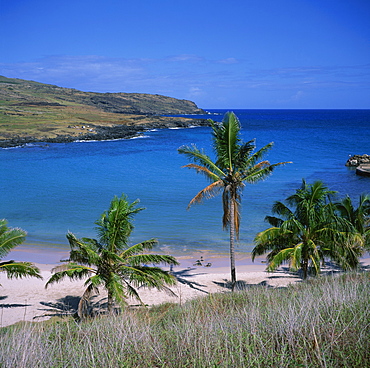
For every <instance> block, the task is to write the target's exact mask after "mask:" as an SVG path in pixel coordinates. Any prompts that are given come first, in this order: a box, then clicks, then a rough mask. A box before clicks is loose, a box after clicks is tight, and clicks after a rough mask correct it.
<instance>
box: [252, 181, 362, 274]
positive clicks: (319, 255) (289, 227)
mask: <svg viewBox="0 0 370 368" xmlns="http://www.w3.org/2000/svg"><path fill="white" fill-rule="evenodd" d="M335 193H336V192H335V191H331V190H328V188H327V187H326V186H325V185H324V184H323V183H322V182H321V181H316V182H314V183H313V184H312V185H309V184H307V183H306V182H305V181H304V180H303V182H302V186H301V188H300V189H298V190H297V191H296V193H295V194H293V195H292V196H290V197H288V198H287V199H286V202H287V204H288V205H290V206H293V207H295V209H294V210H291V209H290V208H289V207H288V206H287V205H285V204H284V203H282V202H275V204H274V205H273V208H272V211H273V213H275V214H277V215H279V216H281V218H280V217H274V216H266V221H267V222H269V223H270V225H272V227H271V228H269V229H267V230H265V231H262V232H260V233H259V234H257V236H256V238H255V243H256V246H255V248H254V249H253V251H252V259H253V260H254V259H255V257H256V256H258V255H262V254H265V253H267V252H268V251H270V253H269V254H268V255H267V261H268V267H267V270H268V271H274V270H276V268H278V267H279V266H280V265H281V264H282V263H284V262H290V267H291V269H292V270H294V271H296V270H298V269H302V271H303V279H306V278H307V276H308V271H309V269H311V270H312V271H313V273H314V274H317V273H319V272H320V264H321V262H323V261H324V259H325V257H327V258H330V259H332V260H333V261H335V262H337V263H339V264H340V265H341V266H342V267H343V268H345V269H348V268H355V267H356V266H357V264H358V256H359V254H360V249H361V247H362V245H363V243H362V241H361V239H359V237H358V236H357V235H356V231H355V229H354V228H353V226H352V225H351V224H350V223H349V222H348V221H347V220H346V219H345V218H342V217H340V216H337V215H336V214H335V207H334V206H333V204H332V203H331V202H330V198H331V196H332V195H334V194H335ZM356 260H357V261H356Z"/></svg>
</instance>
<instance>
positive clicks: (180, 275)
mask: <svg viewBox="0 0 370 368" xmlns="http://www.w3.org/2000/svg"><path fill="white" fill-rule="evenodd" d="M193 270H195V268H188V269H186V270H182V271H178V272H172V274H173V275H174V276H175V277H176V279H177V281H178V282H179V283H180V284H184V285H187V286H189V287H191V288H192V289H195V290H198V291H201V292H202V293H205V294H209V292H208V291H206V290H203V289H201V287H206V285H202V284H199V283H198V282H195V281H189V280H187V279H186V277H194V276H197V275H200V273H199V274H189V272H190V271H193Z"/></svg>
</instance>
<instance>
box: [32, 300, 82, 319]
mask: <svg viewBox="0 0 370 368" xmlns="http://www.w3.org/2000/svg"><path fill="white" fill-rule="evenodd" d="M80 300H81V298H80V297H79V296H72V295H67V296H65V297H64V298H60V299H58V300H57V301H56V302H40V304H41V305H43V306H44V307H45V308H39V310H41V311H44V313H43V314H42V315H40V316H35V317H33V318H34V319H36V318H42V317H65V316H69V315H74V314H76V313H77V309H78V303H79V302H80Z"/></svg>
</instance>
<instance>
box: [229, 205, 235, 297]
mask: <svg viewBox="0 0 370 368" xmlns="http://www.w3.org/2000/svg"><path fill="white" fill-rule="evenodd" d="M234 243H235V203H234V200H233V199H232V198H231V200H230V269H231V291H234V289H235V284H236V270H235V249H234V248H235V247H234Z"/></svg>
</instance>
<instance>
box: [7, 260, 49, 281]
mask: <svg viewBox="0 0 370 368" xmlns="http://www.w3.org/2000/svg"><path fill="white" fill-rule="evenodd" d="M0 272H6V274H7V277H8V278H10V279H13V278H15V279H18V278H22V277H37V278H39V279H42V276H41V275H40V270H39V269H38V268H37V267H36V266H35V265H34V264H32V263H31V262H15V261H13V260H10V261H3V262H0Z"/></svg>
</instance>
